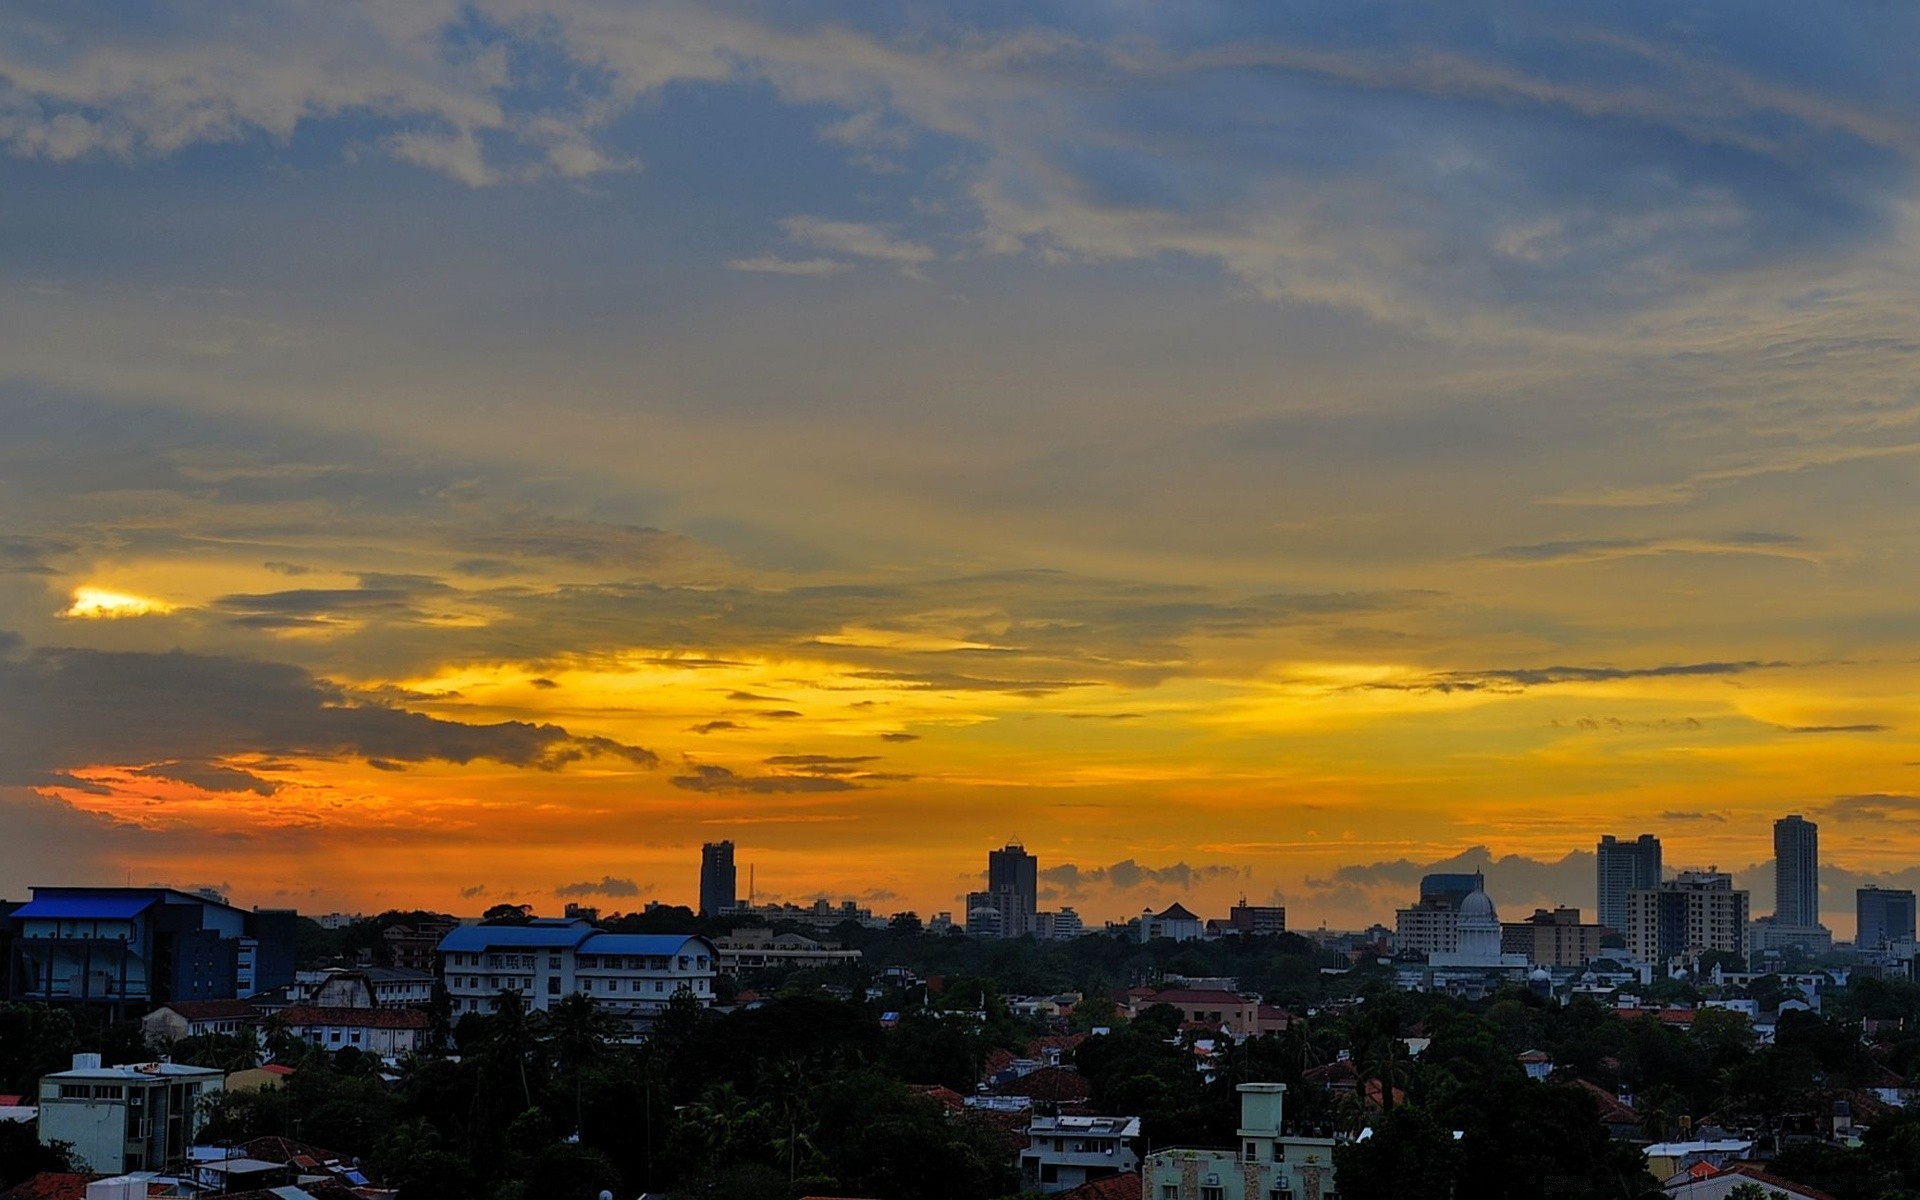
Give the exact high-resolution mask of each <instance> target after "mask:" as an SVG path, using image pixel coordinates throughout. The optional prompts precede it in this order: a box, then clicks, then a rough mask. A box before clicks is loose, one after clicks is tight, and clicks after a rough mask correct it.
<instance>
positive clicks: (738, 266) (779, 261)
mask: <svg viewBox="0 0 1920 1200" xmlns="http://www.w3.org/2000/svg"><path fill="white" fill-rule="evenodd" d="M727 270H729V271H755V272H759V273H760V274H763V275H799V276H804V277H806V278H810V279H825V278H827V277H829V276H832V275H844V274H846V273H847V272H848V271H851V270H853V264H852V263H850V262H842V261H840V260H839V259H837V258H799V259H795V258H781V257H779V256H778V255H775V254H760V255H756V256H754V257H752V258H735V259H730V260H728V262H727Z"/></svg>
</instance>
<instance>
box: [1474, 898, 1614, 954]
mask: <svg viewBox="0 0 1920 1200" xmlns="http://www.w3.org/2000/svg"><path fill="white" fill-rule="evenodd" d="M1606 932H1607V927H1606V926H1605V925H1589V924H1584V923H1582V922H1581V920H1580V910H1579V909H1577V908H1555V909H1551V910H1549V909H1545V908H1536V909H1534V910H1533V915H1532V916H1531V917H1528V918H1527V919H1526V920H1524V921H1508V922H1506V923H1505V924H1503V925H1501V926H1500V949H1501V950H1503V951H1505V952H1507V953H1509V954H1520V955H1524V956H1526V959H1527V961H1528V962H1530V963H1532V964H1533V965H1534V966H1537V967H1584V966H1586V965H1587V963H1588V962H1589V961H1591V960H1593V959H1596V958H1599V957H1601V956H1602V950H1601V947H1600V940H1601V938H1602V937H1604V936H1605V934H1606Z"/></svg>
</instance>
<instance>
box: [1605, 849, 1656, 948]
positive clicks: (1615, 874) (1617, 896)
mask: <svg viewBox="0 0 1920 1200" xmlns="http://www.w3.org/2000/svg"><path fill="white" fill-rule="evenodd" d="M1593 864H1594V914H1595V917H1596V918H1597V919H1598V920H1599V922H1600V924H1602V925H1604V926H1606V927H1607V928H1608V929H1611V930H1613V931H1615V932H1616V933H1620V934H1623V935H1624V934H1625V933H1626V931H1627V896H1628V894H1629V893H1631V892H1636V891H1640V890H1642V889H1645V888H1656V887H1659V886H1660V839H1659V838H1657V837H1655V836H1653V835H1652V834H1650V833H1643V834H1641V835H1640V836H1639V837H1637V838H1635V839H1634V840H1633V841H1631V842H1623V841H1620V840H1619V839H1617V838H1615V837H1614V836H1613V835H1612V834H1607V835H1606V836H1605V837H1603V838H1601V839H1600V844H1599V845H1598V846H1596V847H1594V856H1593Z"/></svg>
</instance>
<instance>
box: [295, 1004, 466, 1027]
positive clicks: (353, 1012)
mask: <svg viewBox="0 0 1920 1200" xmlns="http://www.w3.org/2000/svg"><path fill="white" fill-rule="evenodd" d="M280 1020H281V1022H282V1023H283V1024H286V1025H289V1026H295V1025H338V1026H341V1027H342V1028H347V1029H425V1028H427V1027H428V1026H429V1025H431V1024H433V1018H431V1017H429V1016H428V1015H427V1014H426V1012H425V1011H424V1010H422V1009H418V1008H335V1007H332V1006H322V1005H317V1004H296V1005H294V1006H293V1007H292V1008H289V1009H287V1010H286V1011H285V1012H283V1013H281V1014H280Z"/></svg>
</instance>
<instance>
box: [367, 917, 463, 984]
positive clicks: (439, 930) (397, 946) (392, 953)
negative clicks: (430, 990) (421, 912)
mask: <svg viewBox="0 0 1920 1200" xmlns="http://www.w3.org/2000/svg"><path fill="white" fill-rule="evenodd" d="M459 924H460V922H458V921H456V920H454V919H453V918H452V917H442V918H437V919H435V920H430V921H421V922H420V923H418V924H416V925H389V926H387V928H386V929H385V930H383V931H381V935H380V936H381V940H382V941H383V942H385V944H386V947H387V961H388V962H389V963H391V964H392V965H393V966H395V967H397V968H399V969H400V970H402V971H420V972H423V973H425V974H429V975H431V974H433V973H434V972H435V971H437V970H439V968H440V954H439V951H440V939H441V938H443V937H446V936H447V934H448V933H449V932H451V931H452V930H453V929H455V928H456V927H458V926H459Z"/></svg>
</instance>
